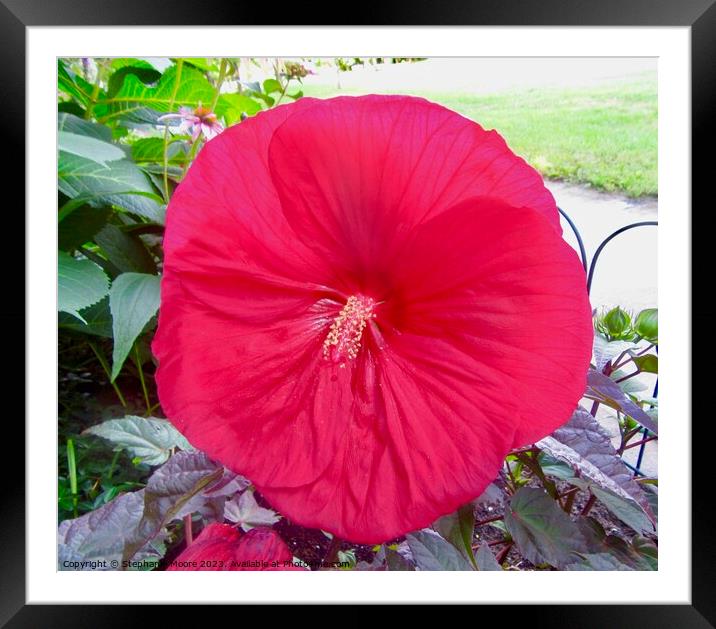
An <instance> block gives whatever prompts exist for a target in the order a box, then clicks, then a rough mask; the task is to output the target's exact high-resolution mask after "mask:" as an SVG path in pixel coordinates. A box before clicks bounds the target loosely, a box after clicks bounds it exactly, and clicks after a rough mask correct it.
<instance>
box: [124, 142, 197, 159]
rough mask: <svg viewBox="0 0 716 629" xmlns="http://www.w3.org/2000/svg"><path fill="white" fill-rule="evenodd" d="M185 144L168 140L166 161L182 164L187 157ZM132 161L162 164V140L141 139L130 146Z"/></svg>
mask: <svg viewBox="0 0 716 629" xmlns="http://www.w3.org/2000/svg"><path fill="white" fill-rule="evenodd" d="M187 147H188V145H187V143H186V142H184V141H183V140H176V139H173V140H170V141H169V142H168V143H167V161H168V162H169V163H174V164H183V163H184V162H185V161H186V157H187ZM132 159H133V160H134V161H135V162H138V163H141V162H157V163H162V164H163V163H164V138H142V139H141V140H137V141H136V142H135V143H134V144H132Z"/></svg>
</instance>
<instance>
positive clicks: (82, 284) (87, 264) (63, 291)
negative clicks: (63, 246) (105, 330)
mask: <svg viewBox="0 0 716 629" xmlns="http://www.w3.org/2000/svg"><path fill="white" fill-rule="evenodd" d="M57 289H58V290H57V309H58V310H60V311H64V312H69V313H70V314H71V315H74V316H75V317H77V318H78V319H79V320H80V321H83V322H84V319H83V318H82V316H81V315H80V313H79V311H80V310H82V309H83V308H87V307H88V306H91V305H92V304H96V303H97V302H98V301H99V300H100V299H102V298H103V297H104V296H105V295H106V294H107V291H108V289H109V279H108V278H107V276H106V275H105V273H104V271H103V270H102V269H101V268H100V267H98V266H97V265H96V264H95V263H94V262H92V261H91V260H78V259H77V258H73V257H72V256H70V255H69V254H67V253H65V252H64V251H59V252H58V255H57Z"/></svg>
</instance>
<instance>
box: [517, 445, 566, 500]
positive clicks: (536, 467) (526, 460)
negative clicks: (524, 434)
mask: <svg viewBox="0 0 716 629" xmlns="http://www.w3.org/2000/svg"><path fill="white" fill-rule="evenodd" d="M517 459H518V460H519V461H521V462H522V464H523V465H526V466H527V467H528V468H529V469H530V470H531V471H532V473H533V474H534V475H535V476H537V478H539V479H540V480H541V481H542V485H544V488H545V489H546V490H547V493H548V494H549V495H550V496H552V498H554V500H559V492H558V491H557V486H556V485H555V484H554V483H553V482H552V481H551V480H549V479H548V478H547V477H546V476H545V474H544V472H543V471H542V468H541V467H540V464H539V463H538V462H537V460H536V459H534V458H532V457H531V456H530V455H528V454H518V455H517Z"/></svg>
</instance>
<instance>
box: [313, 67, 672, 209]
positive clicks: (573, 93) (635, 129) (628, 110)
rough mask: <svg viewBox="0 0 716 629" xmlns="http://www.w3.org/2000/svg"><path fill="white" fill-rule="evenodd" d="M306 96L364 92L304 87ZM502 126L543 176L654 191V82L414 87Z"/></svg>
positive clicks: (486, 123)
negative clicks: (474, 90)
mask: <svg viewBox="0 0 716 629" xmlns="http://www.w3.org/2000/svg"><path fill="white" fill-rule="evenodd" d="M303 91H304V94H305V95H306V96H316V97H319V98H327V97H329V96H337V95H339V94H358V93H360V92H358V91H356V90H350V89H344V90H338V89H335V88H331V87H327V86H312V85H306V86H304V89H303ZM411 93H412V94H415V95H416V96H423V97H425V98H428V99H430V100H432V101H435V102H438V103H441V104H443V105H445V106H446V107H449V108H450V109H453V110H455V111H458V112H460V113H461V114H463V115H465V116H467V117H469V118H471V119H473V120H475V121H476V122H479V123H480V124H481V125H482V126H483V127H485V128H488V129H496V130H497V131H499V132H500V133H501V134H502V136H503V137H504V138H505V140H506V141H507V143H508V144H509V145H510V147H511V148H512V150H513V151H515V152H516V153H518V154H519V155H521V156H522V157H524V158H525V159H526V160H527V161H528V162H529V163H530V164H532V165H533V166H534V167H535V168H537V170H539V171H540V172H541V173H542V174H543V175H545V176H546V177H549V178H554V179H561V180H564V181H570V182H574V183H582V184H587V185H590V186H592V187H594V188H597V189H600V190H606V191H610V192H621V193H623V194H626V195H628V196H631V197H639V196H644V195H656V194H657V191H658V188H657V90H656V80H655V79H651V78H637V79H635V80H632V81H630V82H620V83H615V84H613V85H605V86H596V87H586V88H582V89H569V90H565V89H545V88H541V89H530V90H525V91H519V92H502V93H499V94H493V95H481V94H480V95H474V94H461V93H445V92H443V93H431V92H422V91H421V92H411Z"/></svg>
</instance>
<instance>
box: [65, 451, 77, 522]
mask: <svg viewBox="0 0 716 629" xmlns="http://www.w3.org/2000/svg"><path fill="white" fill-rule="evenodd" d="M67 468H68V470H69V472H70V492H72V512H73V514H74V516H75V517H77V502H78V497H77V460H76V458H75V444H74V442H73V441H72V439H68V440H67Z"/></svg>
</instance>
